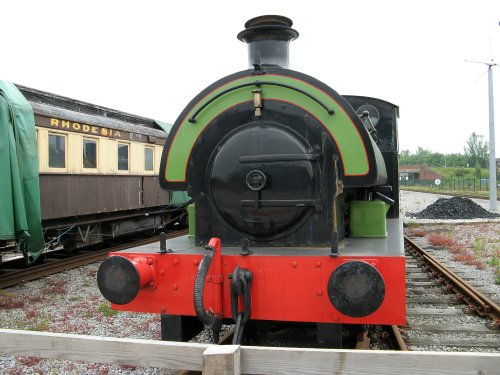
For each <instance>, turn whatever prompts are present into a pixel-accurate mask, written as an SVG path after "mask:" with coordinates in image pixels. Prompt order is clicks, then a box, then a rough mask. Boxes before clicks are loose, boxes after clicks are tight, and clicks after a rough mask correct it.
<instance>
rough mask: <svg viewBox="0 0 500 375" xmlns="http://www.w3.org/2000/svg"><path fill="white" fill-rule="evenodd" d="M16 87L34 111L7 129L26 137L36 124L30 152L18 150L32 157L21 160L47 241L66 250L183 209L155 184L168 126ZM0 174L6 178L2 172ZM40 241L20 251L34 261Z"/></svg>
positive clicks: (162, 221) (160, 223)
mask: <svg viewBox="0 0 500 375" xmlns="http://www.w3.org/2000/svg"><path fill="white" fill-rule="evenodd" d="M12 86H13V85H11V86H10V87H11V89H12V90H14V87H12ZM17 89H18V90H19V92H20V94H22V96H23V97H24V98H25V100H27V107H28V108H29V110H31V111H32V112H33V115H34V124H35V127H34V129H33V126H32V124H27V126H26V128H25V129H23V128H20V129H16V128H15V126H14V127H13V129H14V133H15V132H16V131H17V132H18V133H19V134H25V137H26V138H27V137H28V136H29V134H30V132H31V131H36V151H37V152H35V153H34V154H32V155H28V156H26V154H23V157H24V156H26V157H27V158H29V157H31V159H29V161H28V163H30V164H31V165H32V166H33V168H34V169H38V172H39V186H40V193H39V198H40V206H41V226H42V228H43V231H44V239H45V241H46V243H47V245H46V246H47V247H51V248H54V247H56V246H60V245H61V244H62V245H63V246H64V247H65V249H67V250H68V251H71V250H73V249H75V248H77V247H80V246H87V245H89V244H93V243H98V242H102V241H103V240H105V239H109V238H115V237H119V236H122V235H125V234H130V233H134V232H139V231H143V230H147V229H152V228H163V227H165V225H166V224H167V223H168V222H169V221H170V220H171V218H173V217H175V216H176V215H179V214H181V213H182V211H183V210H182V204H183V202H182V201H181V200H179V199H176V203H177V205H176V207H170V206H169V202H170V198H171V193H170V192H168V191H164V190H162V189H160V187H159V184H158V176H157V171H158V168H159V164H160V158H161V152H162V149H163V145H164V143H165V139H166V136H167V133H168V131H169V130H170V127H171V125H168V124H164V123H160V122H157V121H154V120H152V119H148V118H144V117H139V116H135V115H131V114H128V113H124V112H120V111H116V110H112V109H109V108H104V107H100V106H97V105H93V104H89V103H85V102H82V101H78V100H74V99H70V98H66V97H62V96H59V95H54V94H50V93H47V92H43V91H39V90H35V89H31V88H28V87H24V86H20V85H17ZM6 100H8V98H6ZM33 115H31V116H33ZM28 118H29V116H28ZM16 125H17V126H18V127H19V126H20V124H16ZM3 126H7V124H3ZM23 131H25V132H26V133H22V132H23ZM21 147H22V145H18V148H21ZM28 148H31V146H29V147H28ZM18 156H19V154H18ZM3 172H4V174H6V173H8V171H3ZM3 180H4V183H6V182H7V181H8V180H9V179H8V178H7V176H6V175H5V176H3ZM4 216H5V217H4V218H5V221H6V222H9V223H11V224H12V223H13V222H14V215H12V216H10V217H7V216H8V215H4ZM3 229H4V228H2V230H3ZM31 232H32V233H34V229H33V226H32V228H31ZM2 239H4V240H5V239H9V238H5V237H4V238H2ZM10 239H15V238H14V236H13V238H10ZM28 241H29V240H28ZM43 248H45V246H44V245H43V243H40V242H39V244H38V248H37V249H34V248H33V247H31V248H30V249H31V250H32V251H31V253H30V252H29V251H28V252H26V256H27V257H29V258H30V259H31V260H34V258H36V257H37V256H38V255H39V254H40V252H41V250H42V249H43Z"/></svg>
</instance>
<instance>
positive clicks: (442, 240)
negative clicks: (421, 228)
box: [427, 233, 455, 248]
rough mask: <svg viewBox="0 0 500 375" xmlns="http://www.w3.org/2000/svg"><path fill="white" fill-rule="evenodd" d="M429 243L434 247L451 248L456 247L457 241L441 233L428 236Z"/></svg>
mask: <svg viewBox="0 0 500 375" xmlns="http://www.w3.org/2000/svg"><path fill="white" fill-rule="evenodd" d="M427 241H428V242H429V243H430V244H431V245H432V246H441V247H446V248H448V247H451V246H453V245H455V241H453V239H452V238H449V237H447V236H444V235H442V234H440V233H431V234H429V235H428V236H427Z"/></svg>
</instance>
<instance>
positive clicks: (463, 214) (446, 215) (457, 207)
mask: <svg viewBox="0 0 500 375" xmlns="http://www.w3.org/2000/svg"><path fill="white" fill-rule="evenodd" d="M409 216H412V217H415V218H417V219H452V220H453V219H494V218H497V217H499V216H500V215H498V214H495V213H493V212H489V211H487V210H485V209H484V208H482V207H481V206H479V205H478V204H476V203H474V202H473V201H471V200H470V199H469V198H462V197H453V198H439V199H438V200H437V201H436V202H434V203H433V204H431V205H429V206H427V207H426V208H425V209H423V210H422V211H420V212H418V213H413V214H410V215H409Z"/></svg>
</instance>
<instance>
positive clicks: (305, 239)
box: [97, 16, 406, 346]
mask: <svg viewBox="0 0 500 375" xmlns="http://www.w3.org/2000/svg"><path fill="white" fill-rule="evenodd" d="M291 26H292V21H291V20H290V19H288V18H286V17H283V16H260V17H256V18H253V19H251V20H249V21H248V22H247V23H246V24H245V30H243V31H242V32H240V33H239V34H238V39H239V40H240V41H243V42H245V43H247V45H248V50H249V63H250V64H249V65H250V66H251V68H250V69H248V70H244V71H241V72H237V73H234V74H231V75H229V76H227V77H225V78H222V79H220V80H219V81H217V82H215V83H214V84H212V85H211V86H209V87H207V88H206V89H205V90H203V91H202V92H201V93H199V94H198V95H197V96H196V97H195V98H194V99H193V100H192V101H191V102H190V103H189V104H188V105H187V107H186V108H185V109H184V111H183V112H182V113H181V114H180V116H179V117H178V119H177V121H176V122H175V124H174V126H173V128H172V131H171V132H170V134H169V136H168V139H167V141H166V143H165V146H164V150H163V155H162V160H161V166H160V173H159V175H160V185H161V187H163V188H164V189H167V190H187V191H188V193H189V195H190V196H191V197H192V199H193V201H194V204H193V205H192V206H190V210H189V213H190V216H189V221H190V234H189V236H185V237H180V238H177V239H173V240H169V242H168V244H167V243H166V242H165V241H162V242H160V244H159V246H158V245H148V246H143V247H140V248H136V249H132V250H129V251H126V252H117V253H112V254H110V257H109V258H108V259H107V260H106V261H104V262H103V264H102V265H101V267H100V269H99V271H98V274H97V280H98V285H99V288H100V290H101V293H102V294H103V295H104V297H105V298H106V299H108V300H109V301H110V302H112V304H113V305H112V306H113V308H114V309H117V310H129V311H137V312H149V313H159V314H161V316H162V338H163V339H167V340H174V341H177V340H186V339H189V338H190V336H192V335H193V334H194V333H196V330H197V329H199V328H200V325H201V324H203V325H204V326H205V327H209V328H210V329H211V330H212V331H213V333H214V337H215V339H216V338H217V335H218V332H219V330H220V327H221V324H222V322H224V321H225V320H229V319H232V320H234V321H235V323H236V333H235V338H234V339H233V343H239V342H240V340H241V336H242V332H243V328H244V326H245V325H247V326H248V325H249V324H252V323H255V322H269V321H271V322H308V323H314V324H316V325H317V338H318V341H319V342H320V343H321V344H325V345H330V344H333V345H336V346H339V345H338V344H339V341H340V340H341V338H340V335H341V331H340V327H341V325H342V324H357V325H368V324H405V320H406V318H405V316H406V310H405V257H404V250H403V234H402V222H401V220H400V219H399V186H398V141H397V139H398V138H397V118H398V116H399V113H398V107H397V106H395V105H393V104H391V103H388V102H386V101H383V100H379V99H375V98H369V97H362V96H345V95H344V96H342V95H339V94H338V93H337V92H336V91H334V90H333V89H332V88H330V87H329V86H327V85H326V84H324V83H322V82H320V81H318V80H317V79H315V78H313V77H310V76H308V75H305V74H303V73H300V72H297V71H293V70H289V69H288V56H289V54H288V52H289V44H290V41H292V40H294V39H296V38H297V37H298V36H299V34H298V32H297V31H296V30H295V29H293V28H292V27H291ZM200 322H201V323H200Z"/></svg>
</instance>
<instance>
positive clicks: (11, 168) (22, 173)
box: [0, 81, 45, 262]
mask: <svg viewBox="0 0 500 375" xmlns="http://www.w3.org/2000/svg"><path fill="white" fill-rule="evenodd" d="M38 176H39V175H38V149H37V142H36V130H35V117H34V115H33V110H32V108H31V105H30V104H29V102H28V101H27V100H26V99H25V98H24V96H23V95H22V94H21V92H20V91H19V90H18V89H17V87H16V86H14V85H13V84H12V83H10V82H5V81H0V240H16V241H17V243H18V245H19V248H20V250H22V251H23V253H24V254H25V257H26V261H27V262H33V261H35V260H36V259H37V258H38V257H39V256H40V254H41V253H42V251H43V249H44V247H45V242H44V239H43V233H42V225H41V212H40V185H39V177H38Z"/></svg>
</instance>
